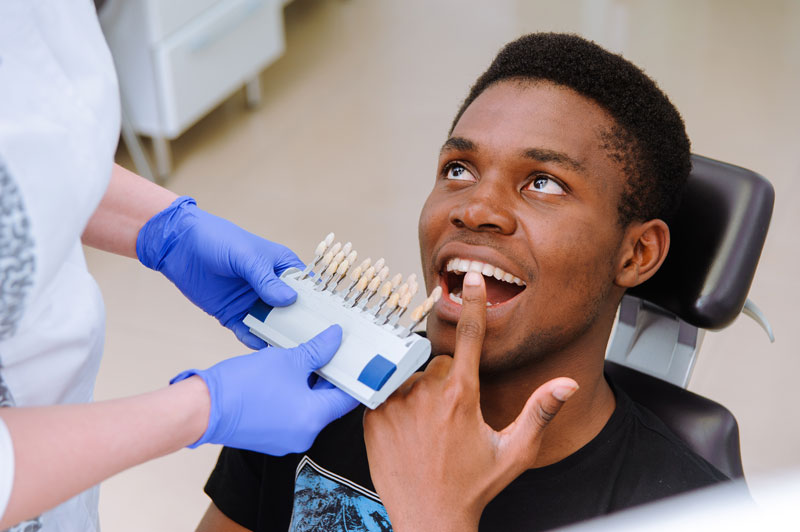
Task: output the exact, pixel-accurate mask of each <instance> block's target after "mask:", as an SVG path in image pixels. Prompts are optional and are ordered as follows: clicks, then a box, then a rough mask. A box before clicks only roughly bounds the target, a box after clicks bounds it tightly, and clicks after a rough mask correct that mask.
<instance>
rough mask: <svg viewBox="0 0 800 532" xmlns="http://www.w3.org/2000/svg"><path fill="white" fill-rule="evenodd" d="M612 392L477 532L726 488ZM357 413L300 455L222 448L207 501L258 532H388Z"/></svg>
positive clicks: (568, 519)
mask: <svg viewBox="0 0 800 532" xmlns="http://www.w3.org/2000/svg"><path fill="white" fill-rule="evenodd" d="M612 389H614V394H615V396H616V399H617V406H616V409H615V410H614V412H613V414H612V415H611V418H610V419H609V421H608V423H607V424H606V426H605V427H604V428H603V429H602V430H601V431H600V433H599V434H598V435H597V436H596V437H595V438H594V439H593V440H592V441H590V442H589V443H588V444H586V445H585V446H584V447H582V448H581V449H579V450H578V451H577V452H575V453H573V454H572V455H570V456H568V457H567V458H565V459H563V460H561V461H560V462H557V463H555V464H552V465H549V466H546V467H542V468H537V469H529V470H528V471H525V472H524V473H523V474H522V475H520V476H519V477H518V478H517V479H516V480H514V481H513V482H512V483H511V484H510V485H508V486H507V487H506V489H505V490H503V491H502V492H501V493H500V494H499V495H498V496H497V497H496V498H495V499H494V500H493V501H492V502H490V503H489V505H488V506H487V507H486V509H485V510H484V512H483V516H482V517H481V522H480V530H482V531H490V530H491V531H493V530H502V531H513V530H520V531H523V530H524V531H526V532H527V531H532V530H547V529H551V528H554V527H558V526H564V525H568V524H570V523H574V522H577V521H582V520H585V519H589V518H592V517H596V516H599V515H605V514H608V513H611V512H614V511H617V510H622V509H624V508H628V507H631V506H635V505H637V504H642V503H646V502H650V501H654V500H656V499H660V498H663V497H667V496H669V495H674V494H678V493H682V492H685V491H689V490H692V489H696V488H700V487H703V486H707V485H710V484H715V483H717V482H721V481H724V480H727V477H726V476H725V475H724V474H723V473H721V472H720V471H719V470H717V469H716V468H715V467H714V466H712V465H711V464H709V463H708V462H706V461H705V460H704V459H703V458H701V457H700V456H698V455H696V454H695V453H693V452H692V451H691V450H690V449H689V448H688V447H687V446H686V445H685V444H684V443H683V442H682V441H681V440H679V439H678V437H677V436H675V435H674V434H673V433H672V432H671V431H670V430H669V429H668V428H667V427H666V426H665V425H664V423H662V422H661V420H659V419H658V418H657V417H656V416H655V415H654V414H653V413H652V412H650V411H649V410H647V409H646V408H644V407H643V406H641V405H639V404H637V403H635V402H633V401H632V400H631V399H630V398H629V397H628V396H627V395H626V394H625V393H624V392H622V391H621V390H618V389H615V388H614V386H613V385H612ZM362 416H363V407H361V408H357V409H356V410H354V411H353V412H351V413H350V414H348V415H346V416H344V417H343V418H341V419H339V420H337V421H335V422H334V423H332V424H330V425H329V426H328V427H326V428H325V429H324V430H323V431H322V432H321V433H320V434H319V436H318V437H317V439H316V441H315V442H314V445H313V446H312V447H311V449H309V450H308V451H306V452H305V453H302V454H291V455H287V456H284V457H274V456H268V455H263V454H259V453H254V452H250V451H241V450H238V449H229V448H224V449H223V450H222V453H221V454H220V457H219V460H218V461H217V465H216V467H215V468H214V471H213V472H212V473H211V477H210V478H209V480H208V483H207V484H206V487H205V491H206V493H207V494H208V495H209V496H210V497H211V499H212V500H213V501H214V504H215V505H216V506H217V507H218V508H219V509H220V510H221V511H222V512H223V513H224V514H225V515H227V516H228V517H229V518H231V519H232V520H234V521H236V522H237V523H239V524H240V525H242V526H244V527H246V528H249V529H251V530H256V531H278V530H279V531H282V532H283V531H286V530H290V531H292V532H300V531H311V530H325V531H328V532H332V531H340V530H341V531H344V530H349V531H364V532H373V531H389V530H391V524H390V522H389V518H388V515H387V513H386V509H385V508H384V507H383V505H382V504H381V503H380V499H379V498H378V495H377V494H376V493H375V488H374V486H373V484H372V480H371V479H370V474H369V465H368V463H367V453H366V447H365V444H364V437H363V427H362V424H361V421H362Z"/></svg>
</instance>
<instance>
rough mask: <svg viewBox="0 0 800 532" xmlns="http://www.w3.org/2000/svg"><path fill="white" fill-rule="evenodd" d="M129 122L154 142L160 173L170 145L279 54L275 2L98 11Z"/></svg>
mask: <svg viewBox="0 0 800 532" xmlns="http://www.w3.org/2000/svg"><path fill="white" fill-rule="evenodd" d="M100 18H101V24H102V26H103V30H104V32H105V34H106V39H107V40H108V44H109V47H110V48H111V53H112V54H113V56H114V62H115V64H116V67H117V75H118V77H119V81H120V92H121V95H122V100H123V102H122V103H123V108H124V110H125V114H126V118H127V121H128V123H129V125H130V126H131V127H132V129H133V131H135V132H136V133H137V134H140V135H147V136H150V137H152V138H153V141H154V148H155V153H156V159H157V167H158V174H159V175H160V176H161V177H163V176H165V175H166V174H168V173H169V167H170V163H169V140H171V139H174V138H176V137H178V136H180V135H181V133H183V132H184V131H186V129H187V128H189V127H190V126H191V125H192V124H194V123H195V122H196V121H197V120H199V119H200V118H202V117H203V116H204V115H205V114H207V113H208V112H209V111H210V110H211V109H213V108H214V107H216V106H217V105H219V103H221V102H222V101H223V100H225V99H226V98H227V97H229V96H230V95H231V93H233V92H234V91H236V90H238V89H239V88H240V87H242V86H243V85H245V86H247V87H248V100H249V101H250V103H255V101H256V100H257V98H258V95H259V94H260V90H259V87H258V74H259V72H261V70H263V69H264V68H265V67H266V66H267V65H269V64H270V63H271V62H273V61H274V60H275V59H277V58H278V57H279V56H280V55H281V54H282V53H283V50H284V47H285V43H284V33H283V2H282V1H280V0H116V1H113V2H109V3H108V5H107V6H106V7H104V8H103V11H102V12H101V17H100Z"/></svg>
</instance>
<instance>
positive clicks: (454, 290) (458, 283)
mask: <svg viewBox="0 0 800 532" xmlns="http://www.w3.org/2000/svg"><path fill="white" fill-rule="evenodd" d="M470 271H472V272H478V273H480V274H482V275H483V277H484V281H485V284H486V306H488V307H492V306H496V305H502V304H504V303H507V302H508V301H510V300H511V299H513V298H515V297H516V296H518V295H519V294H520V293H522V291H523V290H525V288H526V286H527V284H526V283H525V281H523V280H522V279H520V278H519V277H517V276H516V275H514V274H512V273H510V272H507V271H505V270H504V269H502V268H500V267H499V266H496V265H494V264H491V263H490V262H487V261H479V260H474V259H468V258H464V257H452V258H450V259H448V260H447V262H446V264H445V266H444V268H443V271H442V272H441V273H440V276H441V278H442V279H443V281H444V284H445V285H446V286H445V288H446V290H445V292H446V293H447V294H448V297H449V299H450V300H451V301H453V302H455V303H457V304H459V305H460V304H461V301H462V300H461V293H462V289H463V282H464V274H466V273H467V272H470Z"/></svg>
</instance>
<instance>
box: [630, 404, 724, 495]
mask: <svg viewBox="0 0 800 532" xmlns="http://www.w3.org/2000/svg"><path fill="white" fill-rule="evenodd" d="M629 400H630V399H629ZM630 401H631V404H630V417H631V425H632V427H631V434H630V453H629V455H628V456H627V457H626V462H627V467H626V468H625V469H624V470H623V471H622V473H623V474H624V475H625V476H626V477H627V478H628V479H629V480H630V482H628V483H626V484H627V485H637V484H638V483H637V482H633V481H634V480H639V479H640V478H645V477H651V478H650V480H652V481H655V482H648V483H647V487H646V489H644V490H643V492H642V493H641V494H639V495H638V496H640V497H647V496H648V493H652V494H653V495H654V498H656V497H655V496H656V495H660V496H667V495H672V494H677V493H682V492H684V491H689V490H692V489H697V488H701V487H704V486H708V485H711V484H716V483H718V482H723V481H725V480H729V478H728V477H727V476H726V475H725V474H724V473H722V472H721V471H719V470H718V469H717V468H716V467H714V466H713V465H712V464H710V463H709V462H708V461H707V460H705V459H704V458H703V457H701V456H700V455H699V454H697V453H696V452H694V451H693V450H692V449H691V448H690V447H689V446H688V445H687V444H686V443H685V442H684V441H683V440H681V439H680V438H679V437H678V436H676V435H675V434H674V433H673V432H672V431H671V430H670V429H669V427H667V426H666V424H664V422H663V421H661V419H660V418H659V417H657V416H656V415H655V414H654V413H652V412H651V411H650V410H649V409H647V408H646V407H644V406H642V405H641V404H639V403H636V402H635V401H632V400H630Z"/></svg>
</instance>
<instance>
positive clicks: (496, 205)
mask: <svg viewBox="0 0 800 532" xmlns="http://www.w3.org/2000/svg"><path fill="white" fill-rule="evenodd" d="M501 188H502V187H501V186H500V185H499V184H497V183H492V182H491V181H490V180H488V179H487V180H483V181H480V182H478V183H477V184H476V185H475V186H474V187H472V188H471V189H470V190H469V191H464V192H465V194H464V196H463V199H462V201H460V202H458V203H457V204H456V205H455V206H454V207H453V210H452V211H451V212H450V223H452V224H453V225H455V226H456V227H464V228H467V229H470V230H472V231H491V232H495V233H500V234H504V235H510V234H512V233H514V231H516V229H517V219H516V217H515V216H514V213H513V210H512V209H513V202H514V198H513V197H510V194H509V193H508V192H507V191H503V190H501Z"/></svg>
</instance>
